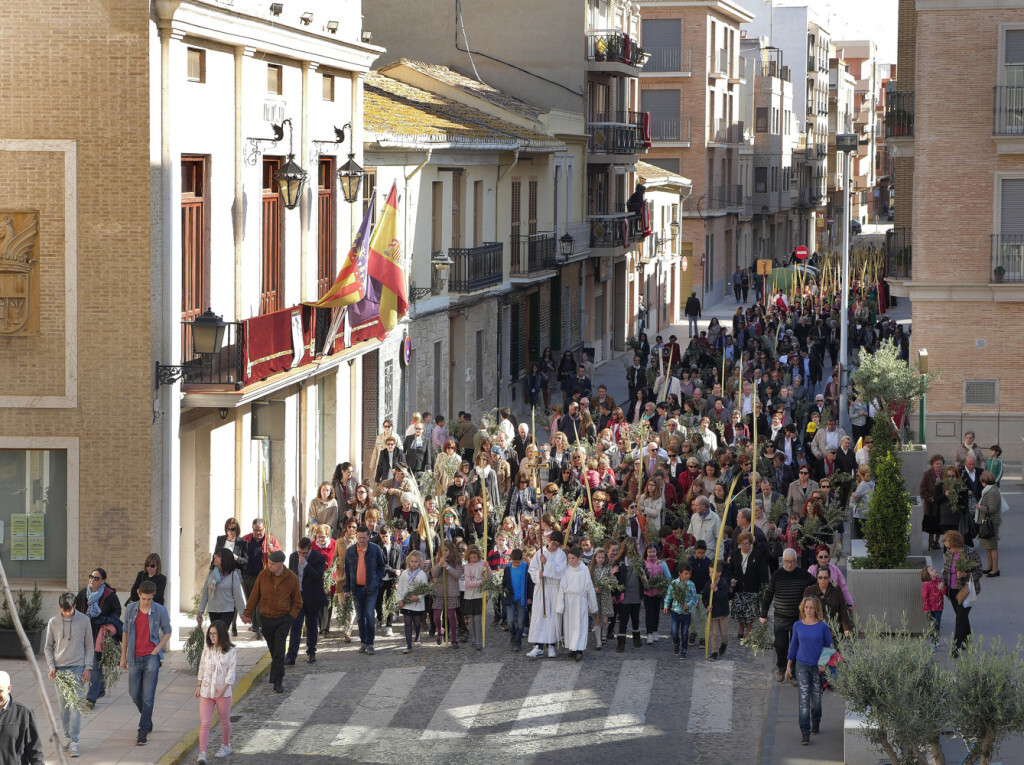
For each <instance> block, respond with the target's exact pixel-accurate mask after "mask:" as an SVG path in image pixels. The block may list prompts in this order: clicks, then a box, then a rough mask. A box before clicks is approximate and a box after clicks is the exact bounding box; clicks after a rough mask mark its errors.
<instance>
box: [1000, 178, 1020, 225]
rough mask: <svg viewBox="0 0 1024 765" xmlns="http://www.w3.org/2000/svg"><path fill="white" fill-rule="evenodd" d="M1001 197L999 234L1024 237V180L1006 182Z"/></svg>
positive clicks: (1016, 179)
mask: <svg viewBox="0 0 1024 765" xmlns="http://www.w3.org/2000/svg"><path fill="white" fill-rule="evenodd" d="M1001 196H1002V201H1001V205H1000V211H999V212H1000V216H999V217H1000V232H999V233H1001V234H1002V235H1004V236H1007V235H1011V236H1021V235H1024V178H1010V179H1007V180H1004V181H1003V188H1002V195H1001Z"/></svg>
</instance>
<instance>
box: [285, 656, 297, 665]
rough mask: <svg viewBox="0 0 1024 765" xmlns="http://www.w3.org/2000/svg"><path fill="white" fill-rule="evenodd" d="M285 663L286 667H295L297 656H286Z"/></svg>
mask: <svg viewBox="0 0 1024 765" xmlns="http://www.w3.org/2000/svg"><path fill="white" fill-rule="evenodd" d="M284 665H285V666H286V667H294V666H295V657H294V656H288V657H286V658H285V660H284Z"/></svg>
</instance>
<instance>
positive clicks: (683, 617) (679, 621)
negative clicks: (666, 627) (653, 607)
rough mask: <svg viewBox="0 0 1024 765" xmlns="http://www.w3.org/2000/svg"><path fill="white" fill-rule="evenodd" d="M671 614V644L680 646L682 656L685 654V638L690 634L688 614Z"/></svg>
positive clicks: (673, 612)
mask: <svg viewBox="0 0 1024 765" xmlns="http://www.w3.org/2000/svg"><path fill="white" fill-rule="evenodd" d="M669 613H671V614H672V645H673V646H679V647H680V653H681V655H682V656H686V639H687V636H688V635H689V634H690V614H677V613H676V612H675V611H670V612H669Z"/></svg>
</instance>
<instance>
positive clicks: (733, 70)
mask: <svg viewBox="0 0 1024 765" xmlns="http://www.w3.org/2000/svg"><path fill="white" fill-rule="evenodd" d="M746 81H747V60H746V59H745V58H743V56H740V57H739V58H738V59H737V63H736V65H735V66H731V67H729V82H731V83H732V84H733V85H740V84H742V83H745V82H746Z"/></svg>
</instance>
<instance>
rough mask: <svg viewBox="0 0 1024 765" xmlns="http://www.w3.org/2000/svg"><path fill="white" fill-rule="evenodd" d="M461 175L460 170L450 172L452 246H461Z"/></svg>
mask: <svg viewBox="0 0 1024 765" xmlns="http://www.w3.org/2000/svg"><path fill="white" fill-rule="evenodd" d="M463 182H464V181H463V176H462V171H461V170H456V171H455V172H454V173H452V247H455V248H460V247H462V230H463V223H464V221H465V218H464V217H463V212H462V184H463Z"/></svg>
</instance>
